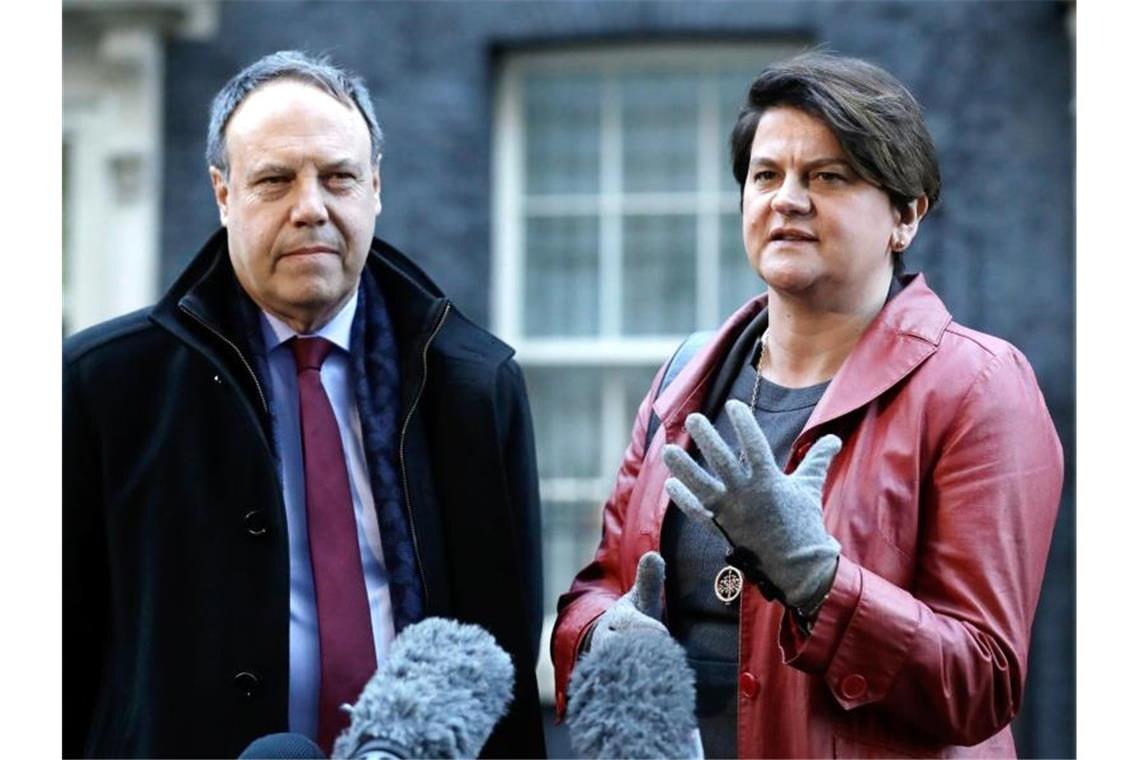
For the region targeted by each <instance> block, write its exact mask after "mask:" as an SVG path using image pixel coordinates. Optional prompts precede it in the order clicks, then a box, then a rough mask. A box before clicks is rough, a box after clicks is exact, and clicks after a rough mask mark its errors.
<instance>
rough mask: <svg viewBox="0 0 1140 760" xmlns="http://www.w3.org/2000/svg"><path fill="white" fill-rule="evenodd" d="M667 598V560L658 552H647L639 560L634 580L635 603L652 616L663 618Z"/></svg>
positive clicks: (639, 609) (638, 607)
mask: <svg viewBox="0 0 1140 760" xmlns="http://www.w3.org/2000/svg"><path fill="white" fill-rule="evenodd" d="M664 598H665V560H664V559H663V558H662V557H661V555H660V554H658V553H657V552H652V551H650V552H646V553H645V554H642V555H641V559H640V560H638V561H637V578H636V579H634V581H633V605H634V606H635V607H637V609H638V611H640V612H644V613H645V614H646V615H649V616H650V617H652V618H656V619H657V620H660V619H661V615H662V613H663V611H664V601H663V600H664Z"/></svg>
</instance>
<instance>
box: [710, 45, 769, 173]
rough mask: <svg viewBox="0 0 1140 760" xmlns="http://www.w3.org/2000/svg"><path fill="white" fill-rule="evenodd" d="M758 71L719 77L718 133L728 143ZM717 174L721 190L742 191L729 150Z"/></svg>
mask: <svg viewBox="0 0 1140 760" xmlns="http://www.w3.org/2000/svg"><path fill="white" fill-rule="evenodd" d="M761 68H762V67H761ZM758 73H760V68H757V69H756V71H754V72H745V71H737V72H732V73H726V74H721V75H720V76H718V77H717V134H721V135H724V140H725V142H726V143H727V142H728V141H729V139H730V137H731V136H732V128H733V127H734V126H736V117H737V115H738V114H739V113H740V107H741V106H742V105H744V101H745V100H746V98H747V96H748V88H749V86H750V85H751V84H752V80H753V79H754V78H755V76H756V74H758ZM717 175H718V176H719V177H720V189H721V190H723V191H725V192H729V191H731V192H733V193H739V192H740V186H739V185H738V184H737V183H736V179H735V178H734V177H733V176H732V157H731V155H730V154H729V152H728V151H726V152H725V160H724V164H723V166H722V168H720V170H719V171H718V172H717Z"/></svg>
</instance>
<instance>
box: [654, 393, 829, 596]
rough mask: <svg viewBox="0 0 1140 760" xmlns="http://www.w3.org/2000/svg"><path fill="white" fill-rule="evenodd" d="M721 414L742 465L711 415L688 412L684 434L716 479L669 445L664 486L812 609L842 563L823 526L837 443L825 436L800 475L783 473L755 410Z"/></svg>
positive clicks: (731, 405) (731, 407) (738, 406)
mask: <svg viewBox="0 0 1140 760" xmlns="http://www.w3.org/2000/svg"><path fill="white" fill-rule="evenodd" d="M724 409H725V412H726V413H727V414H728V419H729V421H730V422H731V423H732V426H733V428H734V429H735V430H736V437H737V440H738V441H740V447H741V452H742V454H743V459H744V461H743V463H741V461H740V459H739V458H737V456H736V454H734V453H733V452H732V450H731V449H729V447H728V444H727V443H725V442H724V439H723V438H721V437H720V434H718V433H717V432H716V428H714V427H713V425H712V423H711V422H709V420H708V418H707V417H705V416H704V415H702V414H690V415H689V417H688V418H687V419H686V420H685V429H686V430H688V431H689V434H690V435H691V436H692V437H693V440H694V441H696V444H697V446H698V447H700V450H701V453H702V454H704V456H705V461H706V462H708V464H709V467H710V468H711V469H712V473H713V474H709V473H707V472H705V471H704V470H702V469H701V468H700V466H699V465H697V463H696V462H694V461H693V458H692V457H690V456H689V455H688V454H687V453H686V452H685V450H684V449H682V448H680V447H679V446H675V445H673V444H669V445H668V446H666V447H665V452H664V457H665V464H666V465H668V467H669V470H670V471H671V472H672V473H673V476H674V477H672V478H669V479H668V480H667V481H665V488H666V490H668V492H669V496H670V497H671V498H672V499H673V501H674V503H676V505H677V506H678V507H680V508H681V509H683V510H685V512H686V513H687V514H688V515H689V516H691V517H693V518H695V519H698V520H704V521H706V522H707V521H712V522H713V524H714V525H716V526H717V527H719V528H720V530H721V532H723V533H724V535H725V537H726V538H728V540H729V541H730V542H731V543H732V544H733V545H735V546H737V547H741V548H743V549H747V550H748V551H750V552H752V553H753V554H755V555H756V558H757V559H758V560H759V563H760V570H761V571H762V572H763V574H764V575H765V576H767V578H768V580H769V581H771V583H772V584H773V585H774V586H776V588H777V589H779V591H780V592H781V593H782V594H783V595H784V600H785V602H786V603H787V604H788V605H789V606H791V607H796V608H802V607H805V606H814V605H815V604H818V602H819V601H820V600H822V598H823V596H824V595H825V594H826V593H827V591H828V590H830V587H831V582H832V580H833V579H834V576H835V568H836V564H837V561H838V558H839V542H838V541H836V540H835V539H834V538H832V537H831V535H829V534H828V532H827V530H826V529H825V528H824V527H823V507H822V492H823V481H824V478H825V477H826V475H827V467H828V465H829V464H830V463H831V459H832V457H834V456H835V454H836V452H838V451H839V447H840V445H841V443H840V440H839V438H837V437H836V436H834V435H825V436H823V437H822V438H820V439H819V440H818V441H817V442H816V443H815V445H813V446H812V447H811V450H810V451H809V452H808V453H807V456H805V457H804V460H803V461H802V462H801V463H800V466H799V467H798V468H797V469H796V471H795V473H793V474H792V475H785V474H784V473H783V472H782V471H781V470H780V467H779V465H777V464H776V460H775V457H773V456H772V449H771V447H770V446H769V445H768V439H767V438H765V437H764V433H763V432H761V430H760V426H759V425H757V424H756V419H755V418H754V417H753V416H752V410H750V409H749V408H748V407H747V406H746V405H745V404H743V403H741V402H740V401H736V400H735V399H733V400H730V401H728V402H727V403H726V404H725V405H724Z"/></svg>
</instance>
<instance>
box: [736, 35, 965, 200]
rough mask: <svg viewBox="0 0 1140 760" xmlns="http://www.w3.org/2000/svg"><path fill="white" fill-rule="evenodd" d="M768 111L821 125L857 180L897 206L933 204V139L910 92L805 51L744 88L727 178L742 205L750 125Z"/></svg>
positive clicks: (884, 77) (861, 68) (876, 73)
mask: <svg viewBox="0 0 1140 760" xmlns="http://www.w3.org/2000/svg"><path fill="white" fill-rule="evenodd" d="M773 106H789V107H792V108H798V109H800V110H802V111H805V112H807V113H810V114H811V115H813V116H815V117H816V118H818V119H820V120H822V121H823V122H824V123H825V124H827V126H828V127H830V128H831V131H832V132H834V133H835V136H836V138H837V139H838V140H839V144H840V145H842V146H843V150H844V151H846V153H847V157H848V158H849V159H850V161H851V163H852V166H853V168H854V169H855V171H856V172H858V174H859V176H861V177H862V178H863V179H865V180H867V181H868V182H870V183H872V184H874V185H877V186H879V187H881V188H882V189H883V190H884V191H885V192H886V193H887V195H888V196H890V199H891V203H892V204H893V205H894V206H895V208H898V209H900V210H903V209H905V208H906V206H907V204H908V203H909V202H910V201H912V200H914V199H915V198H918V197H919V196H922V195H925V196H926V197H927V199H928V201H929V204H930V205H929V209H933V208H934V206H935V204H936V203H937V202H938V195H939V191H940V189H941V187H942V180H941V179H940V177H939V173H938V158H937V156H936V155H935V152H934V140H932V139H931V137H930V132H929V131H928V130H927V129H926V123H925V122H924V121H923V119H922V109H921V107H920V106H919V105H918V101H916V100H915V99H914V96H913V95H911V94H910V91H908V90H907V89H906V87H904V86H903V85H902V83H901V82H899V81H898V80H897V79H895V78H894V77H893V76H891V75H890V74H888V73H887V72H886V71H883V70H882V69H880V68H879V67H878V66H873V65H872V64H870V63H867V62H866V61H861V60H859V59H857V58H846V57H843V56H838V55H834V54H831V53H822V52H811V53H804V54H803V55H799V56H796V57H795V58H792V59H790V60H787V61H782V62H780V63H775V64H773V65H771V66H769V67H768V68H766V69H764V70H763V71H762V72H761V73H760V76H758V77H756V81H754V82H753V83H752V86H751V87H750V88H749V90H748V100H747V101H746V102H745V104H744V107H743V108H741V109H740V115H739V116H738V117H737V119H736V126H735V127H734V128H733V130H732V174H733V176H734V177H735V178H736V181H737V183H738V184H739V185H740V198H741V203H743V201H744V183H745V181H747V178H748V163H749V160H750V159H751V153H752V139H753V137H754V136H755V134H756V125H757V124H758V123H759V121H760V117H761V115H762V114H763V113H764V111H765V110H767V109H769V108H771V107H773Z"/></svg>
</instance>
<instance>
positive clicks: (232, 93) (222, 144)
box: [206, 50, 384, 177]
mask: <svg viewBox="0 0 1140 760" xmlns="http://www.w3.org/2000/svg"><path fill="white" fill-rule="evenodd" d="M277 79H293V80H296V81H298V82H303V83H305V84H310V85H313V86H314V87H317V88H318V89H321V90H323V91H324V92H327V93H328V94H329V95H331V96H333V97H334V98H336V99H337V100H339V101H340V102H342V103H344V104H345V105H346V106H356V109H357V110H358V111H360V115H361V116H363V117H364V123H365V124H367V125H368V135H369V137H370V138H371V141H372V153H371V156H370V158H371V159H372V162H373V163H375V162H376V161H378V160H379V159H380V149H381V147H382V144H383V139H384V134H383V133H382V132H381V131H380V122H378V121H377V120H376V114H375V113H374V112H373V110H372V96H371V95H370V94H369V93H368V88H367V87H366V86H365V85H364V80H363V79H361V78H360V77H358V76H356V75H354V74H352V73H351V72H348V71H345V70H344V69H342V68H339V67H337V66H334V65H333V64H332V63H331V62H330V61H329V58H328V56H320V57H317V58H314V57H312V56H310V55H308V54H306V53H303V52H301V51H299V50H281V51H278V52H276V53H272V54H270V55H267V56H265V57H264V58H261V59H259V60H257V61H256V62H254V63H252V64H250V65H249V66H247V67H245V68H244V69H242V70H241V71H240V72H238V74H237V75H236V76H235V77H234V78H233V79H231V80H230V81H228V82H226V85H225V86H224V87H223V88H222V89H221V90H219V91H218V94H217V95H215V96H214V102H213V103H212V104H211V105H210V126H209V128H208V130H207V132H206V164H207V165H208V166H212V167H215V168H217V169H218V171H220V172H221V173H222V175H223V176H225V177H229V173H230V167H229V163H228V161H227V159H226V124H228V123H229V120H230V117H231V116H233V114H234V111H236V110H237V108H238V106H240V105H241V104H242V101H244V100H245V99H246V98H247V97H248V96H249V94H250V93H252V92H253V91H254V90H256V89H257V88H258V87H261V86H262V85H264V84H266V83H268V82H272V81H274V80H277Z"/></svg>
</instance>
